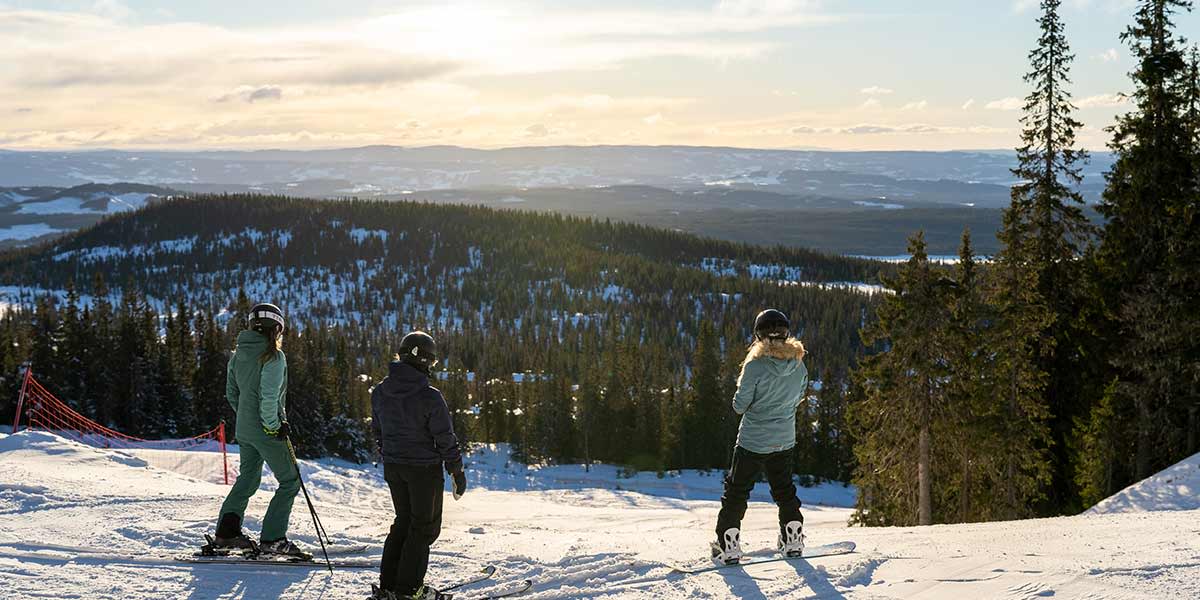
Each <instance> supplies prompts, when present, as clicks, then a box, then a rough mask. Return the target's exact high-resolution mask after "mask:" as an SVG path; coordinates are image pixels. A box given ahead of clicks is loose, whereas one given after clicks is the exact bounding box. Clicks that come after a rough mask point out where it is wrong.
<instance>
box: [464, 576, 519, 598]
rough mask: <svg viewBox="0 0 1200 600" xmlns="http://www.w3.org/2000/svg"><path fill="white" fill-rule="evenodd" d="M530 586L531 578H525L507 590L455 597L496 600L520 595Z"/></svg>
mask: <svg viewBox="0 0 1200 600" xmlns="http://www.w3.org/2000/svg"><path fill="white" fill-rule="evenodd" d="M532 588H533V580H532V579H526V580H524V581H522V582H521V584H520V585H518V586H514V587H512V588H509V589H507V590H503V589H502V590H500V591H495V592H484V593H479V594H471V595H467V596H462V597H459V596H457V595H456V596H455V598H457V599H458V600H498V599H499V598H511V597H513V596H520V595H521V594H524V593H525V592H528V591H529V590H530V589H532Z"/></svg>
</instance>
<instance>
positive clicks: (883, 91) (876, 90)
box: [858, 85, 896, 96]
mask: <svg viewBox="0 0 1200 600" xmlns="http://www.w3.org/2000/svg"><path fill="white" fill-rule="evenodd" d="M858 92H859V93H860V94H866V95H868V96H889V95H891V94H894V93H896V91H895V90H892V89H889V88H885V87H879V86H877V85H873V86H871V87H865V88H863V89H861V90H858Z"/></svg>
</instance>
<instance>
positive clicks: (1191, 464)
mask: <svg viewBox="0 0 1200 600" xmlns="http://www.w3.org/2000/svg"><path fill="white" fill-rule="evenodd" d="M1197 509H1200V454H1196V455H1193V456H1191V457H1189V458H1185V459H1183V460H1181V461H1179V462H1178V463H1175V464H1174V465H1172V466H1170V467H1168V468H1166V469H1164V470H1163V471H1161V472H1160V473H1158V474H1155V475H1152V476H1150V477H1147V478H1146V479H1143V480H1141V481H1139V482H1137V483H1135V484H1133V485H1131V486H1129V487H1127V488H1125V489H1123V490H1121V491H1120V492H1117V493H1116V494H1113V495H1112V496H1110V497H1109V498H1107V499H1105V500H1103V501H1101V502H1100V503H1099V504H1097V505H1096V506H1093V507H1092V508H1091V509H1090V510H1088V513H1089V514H1096V515H1099V514H1111V513H1130V512H1152V511H1162V510H1197Z"/></svg>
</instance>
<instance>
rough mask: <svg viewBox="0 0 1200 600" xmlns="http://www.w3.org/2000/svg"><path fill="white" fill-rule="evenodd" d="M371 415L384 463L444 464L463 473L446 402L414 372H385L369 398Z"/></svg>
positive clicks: (396, 365) (404, 367)
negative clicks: (385, 374)
mask: <svg viewBox="0 0 1200 600" xmlns="http://www.w3.org/2000/svg"><path fill="white" fill-rule="evenodd" d="M371 415H372V419H371V427H372V428H373V429H374V430H375V439H376V440H378V441H379V443H380V444H381V447H382V450H383V462H385V463H396V464H402V465H437V464H444V465H445V467H446V470H447V471H449V472H454V471H455V470H457V469H460V468H462V455H461V454H459V451H458V438H457V437H456V436H455V435H454V425H453V423H451V421H450V409H449V408H447V407H446V400H445V398H442V393H441V392H439V391H438V390H437V388H434V387H432V386H430V385H429V377H428V376H427V375H425V374H424V373H422V372H421V371H419V370H417V368H416V367H413V366H412V365H409V364H407V363H403V362H393V363H391V365H389V366H388V376H387V377H385V378H384V380H383V381H382V382H380V383H379V385H377V386H375V389H374V391H372V392H371Z"/></svg>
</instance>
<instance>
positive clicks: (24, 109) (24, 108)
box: [13, 106, 33, 113]
mask: <svg viewBox="0 0 1200 600" xmlns="http://www.w3.org/2000/svg"><path fill="white" fill-rule="evenodd" d="M13 112H15V113H31V112H33V109H32V108H30V107H28V106H22V107H20V108H18V109H16V110H14V111H13Z"/></svg>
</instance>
